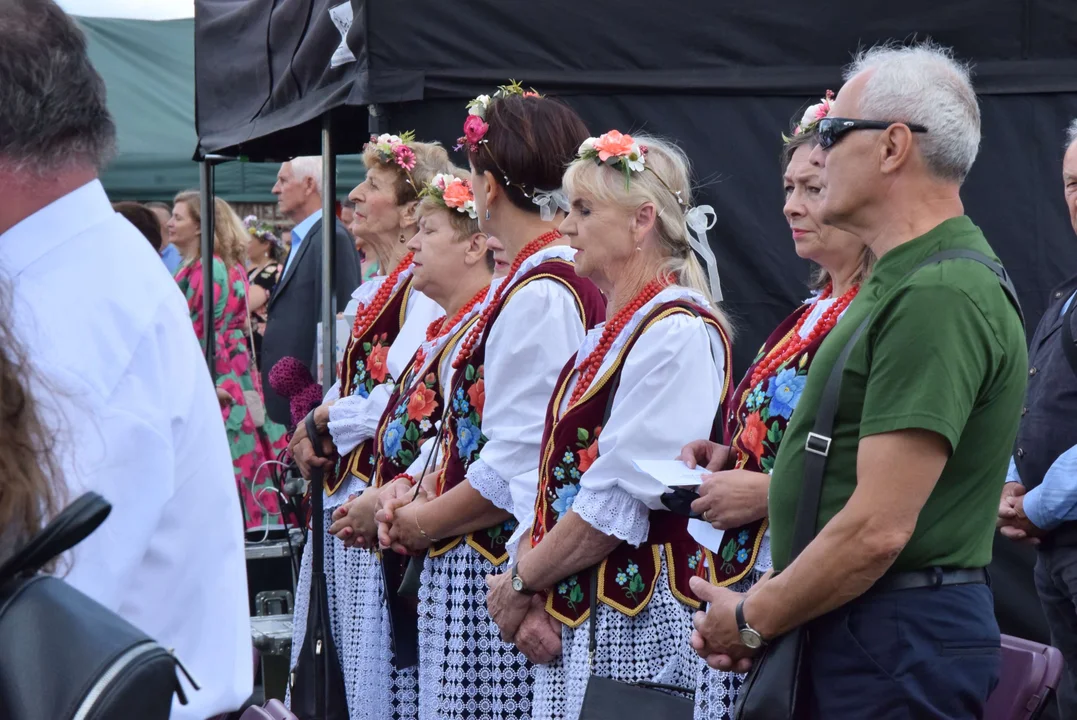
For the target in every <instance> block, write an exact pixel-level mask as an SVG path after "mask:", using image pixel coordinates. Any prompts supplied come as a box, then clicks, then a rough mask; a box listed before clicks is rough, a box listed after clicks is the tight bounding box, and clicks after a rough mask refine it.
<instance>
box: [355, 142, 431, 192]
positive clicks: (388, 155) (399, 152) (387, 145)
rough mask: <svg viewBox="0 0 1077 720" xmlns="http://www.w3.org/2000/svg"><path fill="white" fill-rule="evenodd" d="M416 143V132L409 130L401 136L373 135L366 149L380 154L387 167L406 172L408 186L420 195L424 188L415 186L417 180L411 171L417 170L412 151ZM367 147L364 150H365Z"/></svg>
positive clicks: (379, 156)
mask: <svg viewBox="0 0 1077 720" xmlns="http://www.w3.org/2000/svg"><path fill="white" fill-rule="evenodd" d="M413 142H415V132H414V131H412V130H408V131H407V132H403V133H400V134H399V135H389V134H388V133H386V134H384V135H371V136H370V142H369V143H367V145H366V147H373V148H374V151H375V152H376V153H377V154H378V159H380V160H381V161H382V162H383V163H385V164H386V165H396V166H397V167H399V168H400V169H401V170H403V171H404V175H405V176H406V177H407V180H408V185H411V186H412V187H413V188H415V192H416V193H418V192H419V191H420V190H421V189H422V188H419V187H418V186H416V185H415V180H414V179H413V178H412V177H411V171H412V170H414V169H415V162H416V160H415V151H414V150H412V149H411V147H410V146H411V144H412V143H413ZM366 147H364V148H363V149H364V150H365V149H366Z"/></svg>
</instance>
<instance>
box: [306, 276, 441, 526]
mask: <svg viewBox="0 0 1077 720" xmlns="http://www.w3.org/2000/svg"><path fill="white" fill-rule="evenodd" d="M410 276H411V269H410V268H408V269H407V270H405V271H404V272H402V273H400V275H399V276H398V277H397V287H400V285H401V284H403V283H404V281H405V280H407V278H408V277H410ZM385 279H386V276H380V277H376V278H372V279H371V280H369V281H367V282H365V283H363V284H362V285H360V286H359V287H358V288H356V290H355V292H353V293H352V301H353V302H349V303H348V307H349V308H353V312H354V308H355V307H357V306H358V304H359V303H368V302H370V301H371V300H372V299H373V298H374V295H375V294H376V293H377V291H378V288H379V287H381V285H382V283H384V282H385ZM444 314H445V313H444V311H443V310H442V309H441V306H439V305H438V304H437V303H435V302H434V301H433V300H431V299H430V298H428V297H426V296H425V295H423V294H422V293H421V292H419V291H417V290H412V292H411V294H410V296H409V297H408V306H407V309H406V310H405V311H404V325H403V327H401V328H400V333H399V334H398V335H397V337H396V341H395V342H393V344H392V345H391V346H390V347H389V355H388V358H387V360H386V364H387V365H388V367H389V372H390V374H391V375H392V377H394V378H396V377H400V376H401V375H402V374H403V372H404V369H405V368H406V367H407V363H408V361H409V360H411V356H412V355H414V354H415V351H416V349H418V347H419V344H420V343H422V342H423V341H424V340H425V339H426V328H427V327H428V326H429V325H430V323H431V322H433V321H434V320H435V319H437V318H438V317H440V316H441V315H444ZM393 387H394V385H393V384H392V383H382V384H381V385H378V386H377V387H375V388H374V389H373V390H371V391H370V395H369V396H368V397H365V398H364V397H360V396H359V395H351V396H349V397H343V398H342V397H339V395H340V381H339V380H337V382H336V384H335V385H334V386H333V387H332V388H331V389H330V391H329V392H328V393H327V394H326V400H327V401H328V400H332V399H336V402H334V403H333V405H332V406H330V408H329V434H330V435H331V436H332V438H333V444H334V445H335V446H336V448H337V453H338V454H339V455H340V456H341V457H343V456H344V455H346V454H348V453H350V452H351V451H352V450H354V449H355V448H356V447H358V446H359V444H360V443H362V442H363V441H365V440H369V439H370V438H372V437H374V433H375V431H376V430H377V428H378V421H379V420H381V416H382V414H383V413H384V412H385V408H386V406H388V404H389V396H390V395H392V393H393ZM337 398H338V399H337ZM365 488H366V483H364V482H363V481H362V480H360V479H359V478H356V477H352V478H350V479H349V480H348V481H346V482H345V486H344V487H341V488H340V489H339V490H337V492H336V493H334V494H333V495H332V496H328V495H327V496H326V498H325V503H326V505H325V507H326V509H327V510H328V509H331V508H334V507H337V506H339V505H341V504H342V503H344V502H345V501H347V499H348V496H350V495H352V494H353V493H357V492H361V491H362V490H363V489H365Z"/></svg>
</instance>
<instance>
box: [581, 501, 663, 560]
mask: <svg viewBox="0 0 1077 720" xmlns="http://www.w3.org/2000/svg"><path fill="white" fill-rule="evenodd" d="M572 511H573V512H575V513H576V514H577V515H579V516H580V517H581V518H583V519H584V520H586V521H587V522H588V523H590V524H591V525H592V526H593V527H594V528H595V529H596V530H598V531H599V532H601V533H604V534H606V535H612V536H614V537H618V538H620V539H622V540H624V541H625V542H627V543H629V544H631V545H635V546H636V547H639V546H640V545H642V544H643V542H644V541H645V540H646V539H647V534H648V533H649V532H650V531H651V518H650V516H651V511H650V510H649V509H648V508H647V506H646V505H644V504H643V503H642V502H640V501H639V500H637V499H636V498H635V497H634V496H633V495H632V494H631V493H629V492H626V491H624V490H622V489H621V488H619V487H616V486H613V487H610V488H606V489H603V490H590V489H588V488H580V491H579V493H578V494H577V495H576V497H575V499H574V500H573V501H572Z"/></svg>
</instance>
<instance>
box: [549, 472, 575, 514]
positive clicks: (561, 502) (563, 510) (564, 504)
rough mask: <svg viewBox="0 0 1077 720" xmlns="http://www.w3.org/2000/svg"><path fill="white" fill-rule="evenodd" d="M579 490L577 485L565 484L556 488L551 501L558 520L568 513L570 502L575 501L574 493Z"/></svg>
mask: <svg viewBox="0 0 1077 720" xmlns="http://www.w3.org/2000/svg"><path fill="white" fill-rule="evenodd" d="M558 470H560V468H558ZM579 491H580V486H579V485H566V486H565V487H560V488H557V498H556V499H555V500H554V501H553V509H554V512H556V513H557V519H558V520H560V519H561V518H563V517H564V516H565V515H566V514H567V513H568V511H569V509H570V508H571V507H572V503H573V502H575V501H576V493H578V492H579Z"/></svg>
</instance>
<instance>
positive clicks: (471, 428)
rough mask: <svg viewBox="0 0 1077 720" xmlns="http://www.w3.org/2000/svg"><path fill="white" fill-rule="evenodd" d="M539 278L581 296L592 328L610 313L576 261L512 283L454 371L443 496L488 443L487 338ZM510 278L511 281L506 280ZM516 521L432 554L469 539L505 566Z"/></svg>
mask: <svg viewBox="0 0 1077 720" xmlns="http://www.w3.org/2000/svg"><path fill="white" fill-rule="evenodd" d="M536 280H552V281H554V282H558V283H561V284H562V285H564V286H565V287H566V288H568V290H569V292H571V293H572V294H573V296H574V297H575V298H576V309H577V310H578V311H579V314H580V316H579V319H580V322H582V323H583V325H584V327H585V328H587V329H588V330H590V329H591V328H593V327H594V326H595V325H596V324H598V323H600V322H602V320H603V319H605V317H606V301H605V298H603V297H602V293H601V292H600V291H599V289H598V288H597V287H596V286H595V284H594V283H593V282H591V281H590V280H587V279H584V278H581V277H579V276H578V275H577V274H576V270H575V268H574V266H573V265H572V263H571V262H568V261H567V260H560V259H557V258H552V259H550V260H546V261H544V262H541V263H539V264H538V265H536V266H535V267H534V268H532V269H531V270H529V271H528V272H526V273H524V274H523V275H522V276H521V277H520V278H519V279H518V280H517V281H516V282H515V283H514V284H513V285H512V286H511V287H509V288H506V289H505V292H504V293H503V294H502V296H501V301H500V302H499V303H498V305H497V307H495V308H494V309H493V310H492V311H491V314H490V319H489V320H488V322H487V324H486V327H485V328H484V330H483V334H482V337H480V338H479V341H478V342H477V343H475V346H474V347H473V348H472V352H471V356H470V357H469V358H468V360H467V363H466V364H465V365H464V367H462V368H460V369H459V370H458V371H457V372H456V373H455V374H454V375H453V384H452V392H451V393H450V394H449V407H448V412H447V413H446V417H445V433H444V439H443V441H442V457H443V458H445V467H444V468H443V469H442V474H441V478H440V480H439V482H438V495H439V496H440V495H443V494H444V493H446V492H448V491H449V490H451V489H453V488H454V487H456V486H457V485H459V484H460V483H462V482H463V481H464V479H465V478H466V476H467V470H468V468H469V467H471V463H473V462H474V461H475V460H476V459H477V458H478V457H479V452H480V451H481V450H482V448H483V445H485V444H486V436H485V435H483V433H482V409H483V404H484V403H485V401H486V390H485V382H484V379H483V363H484V362H485V359H486V342H487V341H488V340H489V338H490V332H491V330H492V329H493V327H494V323H495V322H497V318H498V316H500V315H501V311H502V310H503V309H504V307H505V305H506V304H508V302H509V301H510V300H511V299H512V296H513V295H515V294H516V292H517V291H519V290H520V289H521V288H523V287H524V286H525V285H527V284H528V283H531V282H534V281H536ZM506 282H508V281H506ZM516 524H517V523H516V520H515V519H513V518H510V519H508V520H506V521H505V522H503V523H501V524H498V525H495V526H493V527H491V528H487V529H486V530H479V531H477V532H473V533H469V534H468V535H467V536H466V537H456V538H448V539H446V540H441V541H438V542H436V543H434V545H433V546H432V547H431V548H430V553H429V554H430V556H431V557H437V556H438V555H442V554H444V553H446V552H448V551H449V550H451V549H453V548H454V547H456V546H457V545H459V544H460V543H461V542H466V543H467V544H468V545H470V546H471V547H472V548H474V549H475V550H477V551H478V552H479V553H480V554H481V555H483V556H484V557H485V558H486V559H487V560H489V561H490V562H492V563H493V564H494V565H501V564H502V563H504V562H505V560H507V559H508V552H506V550H505V543H506V542H508V540H509V538H510V537H512V533H513V532H514V531H515V530H516Z"/></svg>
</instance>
